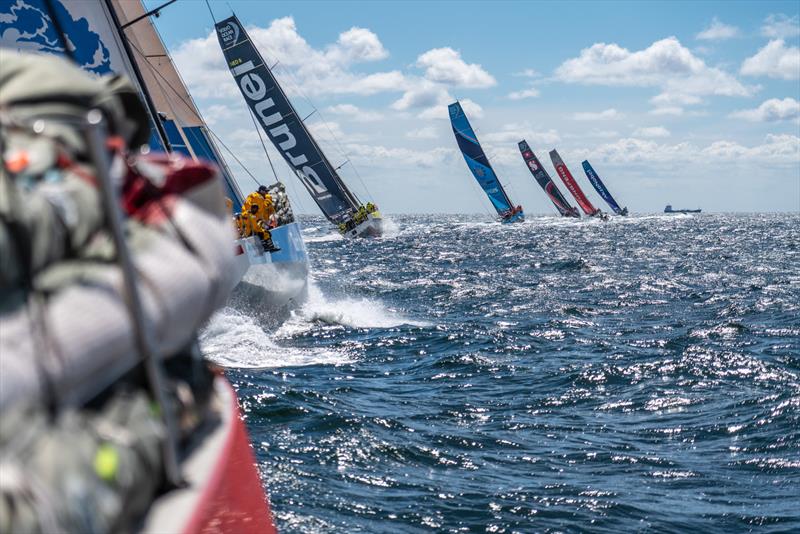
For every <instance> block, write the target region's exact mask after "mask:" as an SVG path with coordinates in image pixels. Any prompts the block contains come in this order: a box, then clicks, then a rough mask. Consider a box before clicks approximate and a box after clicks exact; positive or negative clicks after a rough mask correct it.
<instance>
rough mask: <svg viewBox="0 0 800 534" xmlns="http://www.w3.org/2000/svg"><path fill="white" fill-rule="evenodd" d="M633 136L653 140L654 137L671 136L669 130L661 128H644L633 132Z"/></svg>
mask: <svg viewBox="0 0 800 534" xmlns="http://www.w3.org/2000/svg"><path fill="white" fill-rule="evenodd" d="M633 135H635V136H637V137H649V138H655V137H669V136H670V135H671V134H670V132H669V130H667V129H666V128H664V127H663V126H646V127H644V128H639V129H638V130H636V131H635V132H633Z"/></svg>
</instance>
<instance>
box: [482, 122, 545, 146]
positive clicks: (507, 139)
mask: <svg viewBox="0 0 800 534" xmlns="http://www.w3.org/2000/svg"><path fill="white" fill-rule="evenodd" d="M523 139H525V140H526V141H527V142H528V143H529V144H531V145H537V144H544V145H548V146H552V145H553V144H554V143H558V142H559V141H561V136H560V135H559V134H558V132H557V131H556V130H553V129H552V128H551V129H550V130H542V129H541V128H536V127H534V126H533V125H532V124H531V123H529V122H527V121H526V122H522V123H510V124H504V125H503V126H502V128H501V130H500V131H498V132H490V133H487V134H485V135H483V136H481V141H485V142H486V143H488V144H496V145H516V144H517V143H518V142H519V141H521V140H523Z"/></svg>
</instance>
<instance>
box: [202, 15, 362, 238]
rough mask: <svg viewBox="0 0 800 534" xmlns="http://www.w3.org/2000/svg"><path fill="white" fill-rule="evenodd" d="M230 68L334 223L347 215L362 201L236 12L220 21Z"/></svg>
mask: <svg viewBox="0 0 800 534" xmlns="http://www.w3.org/2000/svg"><path fill="white" fill-rule="evenodd" d="M216 30H217V37H218V38H219V44H220V46H221V47H222V53H223V54H224V55H225V60H226V62H227V63H228V67H229V68H230V70H231V74H233V78H234V79H235V80H236V84H237V85H238V86H239V89H240V90H241V91H242V95H243V96H244V98H245V101H247V105H248V106H250V109H251V110H252V112H253V115H254V116H255V117H256V120H257V121H258V122H259V123H260V124H261V126H262V128H263V129H264V131H265V132H266V133H267V136H268V137H269V138H270V140H271V141H272V143H273V144H274V145H275V148H277V149H278V152H280V153H281V156H283V159H284V160H286V163H287V164H288V165H289V167H291V168H292V169H293V170H294V172H295V174H296V175H297V177H298V178H299V179H300V181H301V182H303V185H304V186H305V187H306V189H307V190H308V192H309V193H310V194H311V197H312V198H313V199H314V201H315V202H316V203H317V205H318V206H319V208H320V209H321V210H322V213H324V214H325V216H326V217H327V218H328V220H330V221H331V222H333V223H336V224H338V223H341V222H344V221H345V220H347V219H349V217H350V215H351V214H352V213H353V212H354V211H355V210H356V209H358V207H359V206H360V205H361V203H360V202H359V201H358V199H357V198H356V197H355V195H353V194H352V193H351V192H350V191H349V190H348V189H347V187H345V185H344V183H343V182H342V180H341V178H340V177H339V175H338V174H337V173H336V170H335V169H334V168H333V166H332V165H331V164H330V162H329V161H328V159H327V158H326V157H325V155H324V154H323V153H322V150H321V149H320V147H319V145H317V142H316V141H315V140H314V138H313V137H311V133H310V132H309V131H308V129H307V128H306V126H305V124H303V121H302V120H300V118H299V117H298V116H297V112H296V111H295V109H294V107H293V106H292V104H291V103H290V102H289V99H288V98H287V97H286V94H285V93H284V92H283V89H282V88H281V86H280V85H278V82H277V80H276V79H275V76H274V75H273V74H272V72H271V71H270V69H269V68H268V67H267V65H266V64H265V63H264V58H262V57H261V54H260V53H259V52H258V50H257V49H256V47H255V46H254V45H253V42H252V41H251V40H250V38H249V36H248V35H247V32H246V31H245V29H244V27H243V26H242V24H241V22H239V19H237V18H236V16H235V15H234V16H231V17H229V18H227V19H225V20H223V21H222V22H220V23H219V24H217V25H216Z"/></svg>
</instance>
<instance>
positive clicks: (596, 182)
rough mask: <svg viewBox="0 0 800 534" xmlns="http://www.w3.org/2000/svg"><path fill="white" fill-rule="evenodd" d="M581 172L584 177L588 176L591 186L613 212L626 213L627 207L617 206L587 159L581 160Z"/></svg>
mask: <svg viewBox="0 0 800 534" xmlns="http://www.w3.org/2000/svg"><path fill="white" fill-rule="evenodd" d="M583 172H585V173H586V177H587V178H589V181H590V182H592V186H594V189H595V191H597V194H598V195H600V196H601V197H603V200H605V201H606V203H607V204H608V205H609V206H610V207H611V209H612V210H614V213H616V214H617V215H627V214H628V209H627V208H625V209H623V208H620V207H619V204H617V201H616V200H614V197H612V196H611V193H609V192H608V189H607V188H606V186H605V184H604V183H603V182H602V180H600V177H599V176H598V175H597V173H596V172H594V169H593V168H592V166H591V165H590V164H589V161H588V160H587V161H584V162H583Z"/></svg>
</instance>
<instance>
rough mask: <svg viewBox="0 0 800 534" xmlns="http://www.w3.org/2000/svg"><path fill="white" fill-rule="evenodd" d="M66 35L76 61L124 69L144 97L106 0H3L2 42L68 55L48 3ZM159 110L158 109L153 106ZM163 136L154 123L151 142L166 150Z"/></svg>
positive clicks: (94, 68) (91, 67)
mask: <svg viewBox="0 0 800 534" xmlns="http://www.w3.org/2000/svg"><path fill="white" fill-rule="evenodd" d="M49 6H52V8H53V13H52V14H53V15H54V16H55V17H57V18H58V23H59V25H60V26H61V30H62V31H63V32H64V34H65V36H66V38H67V39H68V40H69V42H70V44H72V47H71V52H72V58H73V59H74V61H75V63H76V64H77V65H78V66H79V67H81V68H82V69H84V70H86V71H89V72H92V73H94V74H99V75H103V74H109V73H111V72H114V73H117V74H124V75H125V76H127V77H128V78H129V79H130V80H131V81H132V83H133V84H134V85H135V86H136V88H137V89H138V90H139V92H140V93H141V94H142V97H143V99H144V100H145V102H147V99H146V98H144V97H145V89H144V87H142V81H141V80H140V79H139V77H138V76H137V73H136V69H135V66H134V58H132V57H130V56H129V55H128V53H127V50H126V48H125V43H124V41H123V39H124V36H123V35H122V34H121V33H120V31H119V29H118V28H117V27H116V25H115V24H114V20H113V17H112V13H111V11H110V8H109V7H108V5H107V4H106V2H99V1H98V2H83V1H80V0H52V1H51V2H49V3H48V1H47V0H17V1H10V0H0V48H7V49H11V50H16V51H20V52H37V53H47V54H56V55H64V54H65V51H64V47H63V44H62V42H61V38H60V36H59V34H58V32H57V31H56V28H55V25H54V24H53V21H52V20H50V9H49ZM149 111H151V113H152V114H155V113H154V111H155V110H149ZM164 141H165V140H164V139H161V137H160V135H159V132H158V130H157V129H156V128H153V131H152V135H151V136H150V142H149V144H150V148H152V149H153V150H158V151H163V150H164V149H165V144H164Z"/></svg>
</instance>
